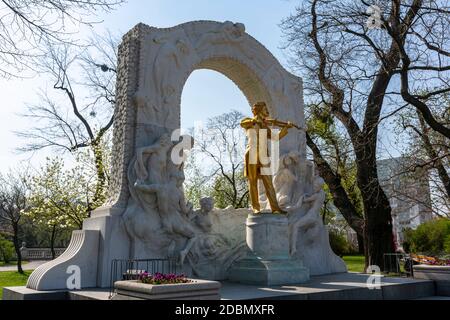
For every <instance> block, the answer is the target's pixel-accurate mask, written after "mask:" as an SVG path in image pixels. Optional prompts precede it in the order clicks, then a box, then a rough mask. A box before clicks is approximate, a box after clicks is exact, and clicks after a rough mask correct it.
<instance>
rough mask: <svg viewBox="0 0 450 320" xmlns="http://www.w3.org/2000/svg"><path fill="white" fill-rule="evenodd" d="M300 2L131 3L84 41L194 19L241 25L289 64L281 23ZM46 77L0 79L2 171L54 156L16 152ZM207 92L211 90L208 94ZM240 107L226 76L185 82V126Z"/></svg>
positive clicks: (198, 75)
mask: <svg viewBox="0 0 450 320" xmlns="http://www.w3.org/2000/svg"><path fill="white" fill-rule="evenodd" d="M298 4H299V1H288V0H259V1H257V0H245V1H244V0H240V1H237V0H231V1H230V0H214V1H213V0H210V1H206V0H189V1H187V0H183V1H181V0H177V1H175V0H145V1H144V0H128V2H127V3H126V4H124V5H122V6H121V7H119V8H118V9H117V10H116V11H114V12H112V13H108V14H103V15H101V16H100V19H101V20H102V21H103V23H101V24H96V25H94V27H93V29H94V30H92V29H91V28H87V27H84V28H82V30H81V33H80V35H79V37H80V38H81V39H82V38H87V37H89V35H90V33H91V32H92V31H95V32H97V33H102V32H104V31H105V30H106V29H109V30H110V31H111V32H112V33H114V34H123V33H125V32H127V31H128V30H129V29H131V28H132V27H133V26H135V25H136V24H138V23H140V22H143V23H145V24H148V25H152V26H156V27H170V26H174V25H177V24H180V23H184V22H187V21H192V20H216V21H226V20H230V21H233V22H241V23H244V24H245V26H246V31H247V32H248V33H249V34H251V35H252V36H253V37H254V38H256V39H257V40H259V41H260V42H261V43H262V44H263V45H264V46H266V47H267V48H268V49H269V50H270V51H271V52H272V53H273V54H274V56H275V57H277V58H278V59H279V60H280V62H281V63H282V64H283V65H285V66H287V57H286V56H285V55H284V53H283V51H282V50H281V49H280V46H281V44H282V37H281V30H280V28H279V26H278V25H279V23H280V22H281V20H282V19H283V18H285V17H286V16H288V15H289V14H290V13H292V12H293V11H294V8H295V6H297V5H298ZM45 86H46V84H45V81H44V80H43V79H41V78H33V79H27V80H5V79H0V95H1V97H2V99H1V101H2V102H1V108H0V137H1V148H0V172H5V171H6V170H7V169H8V168H9V167H13V166H15V165H16V164H17V163H18V162H20V161H25V162H29V163H31V164H32V165H33V166H35V167H37V166H39V164H40V163H42V161H43V160H44V159H45V157H46V156H48V155H51V154H52V153H51V152H50V150H44V151H40V152H38V153H36V154H17V152H16V151H15V148H16V147H17V146H18V145H20V144H22V143H23V140H21V139H19V138H17V137H16V136H15V135H14V133H13V131H14V130H26V129H27V128H28V127H30V126H31V123H30V122H29V121H30V120H26V119H23V118H21V117H19V116H18V115H17V114H18V113H21V112H24V111H25V104H26V103H30V104H32V103H33V102H35V101H36V99H37V91H38V90H39V88H43V87H45ZM205 88H207V90H205ZM231 109H237V110H239V111H242V112H243V113H249V112H250V110H249V106H248V104H247V101H246V100H245V97H244V96H243V94H242V93H241V92H240V91H239V89H238V88H237V87H236V86H235V85H234V84H233V83H232V82H231V81H230V80H229V79H227V78H225V77H224V76H222V75H221V74H218V73H216V72H213V71H206V70H199V71H195V72H194V73H193V74H192V75H191V77H190V78H189V79H188V82H187V83H186V86H185V89H184V91H183V96H182V125H183V127H185V128H187V127H191V126H193V124H194V122H195V121H204V120H206V119H207V118H209V117H211V116H215V115H219V114H221V113H223V112H227V111H229V110H231Z"/></svg>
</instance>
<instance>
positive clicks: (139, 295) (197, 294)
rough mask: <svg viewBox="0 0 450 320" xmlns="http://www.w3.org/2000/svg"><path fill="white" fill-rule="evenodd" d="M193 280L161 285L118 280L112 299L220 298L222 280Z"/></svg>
mask: <svg viewBox="0 0 450 320" xmlns="http://www.w3.org/2000/svg"><path fill="white" fill-rule="evenodd" d="M191 281H192V282H190V283H179V284H160V285H152V284H146V283H140V282H138V281H117V282H116V283H115V284H114V288H115V295H114V296H113V298H112V300H220V287H221V285H220V282H217V281H208V280H198V279H191Z"/></svg>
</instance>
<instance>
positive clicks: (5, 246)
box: [0, 236, 15, 263]
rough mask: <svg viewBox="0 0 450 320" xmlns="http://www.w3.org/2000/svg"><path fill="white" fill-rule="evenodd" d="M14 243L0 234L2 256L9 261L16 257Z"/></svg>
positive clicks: (0, 255)
mask: <svg viewBox="0 0 450 320" xmlns="http://www.w3.org/2000/svg"><path fill="white" fill-rule="evenodd" d="M14 251H15V250H14V244H13V243H12V242H11V241H9V240H6V239H5V238H3V237H2V236H0V258H1V259H2V260H3V261H4V262H5V263H9V262H11V260H12V259H13V258H14Z"/></svg>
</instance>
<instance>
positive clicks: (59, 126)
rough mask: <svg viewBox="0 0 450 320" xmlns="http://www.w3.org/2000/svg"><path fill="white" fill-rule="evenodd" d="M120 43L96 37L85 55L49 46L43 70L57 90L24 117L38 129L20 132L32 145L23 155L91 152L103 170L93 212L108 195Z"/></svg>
mask: <svg viewBox="0 0 450 320" xmlns="http://www.w3.org/2000/svg"><path fill="white" fill-rule="evenodd" d="M117 42H118V41H117V39H115V38H114V37H113V36H111V35H110V34H107V35H106V36H104V37H95V38H94V39H92V41H91V45H90V46H88V47H87V48H82V50H81V52H80V51H79V50H77V49H74V48H73V47H72V46H70V45H67V44H64V45H59V46H49V47H48V54H47V56H46V58H45V59H42V61H41V68H42V70H43V71H44V72H45V73H46V74H48V75H49V76H50V78H51V79H52V81H53V83H54V85H53V89H54V92H52V93H53V94H50V93H49V92H47V91H43V93H42V94H41V101H40V102H39V103H38V104H37V105H31V106H29V108H28V113H27V114H24V116H25V117H29V118H31V119H33V121H34V123H35V126H34V127H33V128H31V129H30V130H28V131H26V132H17V134H18V135H19V136H20V137H22V138H25V139H26V141H27V144H26V145H25V146H23V147H21V148H20V150H21V151H36V150H40V149H43V148H48V147H51V148H56V149H59V150H63V151H68V152H76V151H78V150H80V149H83V148H89V149H90V150H91V152H92V154H93V159H94V162H95V168H96V172H97V186H96V193H95V197H94V199H93V201H92V204H93V207H92V209H95V207H96V206H98V205H101V204H102V202H103V200H104V197H105V192H104V191H105V184H106V182H107V168H106V163H105V149H104V146H105V144H107V141H105V139H106V138H107V137H108V135H107V133H108V131H109V130H110V129H111V127H112V125H113V121H114V105H115V81H116V61H117V53H116V52H117V51H116V48H117ZM80 73H81V74H83V76H80V75H79V74H80ZM77 93H78V95H77ZM86 93H87V94H86ZM83 94H85V95H86V96H84V97H83V96H82V95H83ZM80 96H81V97H80Z"/></svg>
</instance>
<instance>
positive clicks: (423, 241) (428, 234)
mask: <svg viewBox="0 0 450 320" xmlns="http://www.w3.org/2000/svg"><path fill="white" fill-rule="evenodd" d="M403 247H404V248H405V250H407V251H409V252H411V253H421V254H427V255H442V254H443V253H445V252H447V253H450V219H445V218H442V219H436V220H432V221H428V222H425V223H423V224H421V225H420V226H419V227H417V229H416V230H411V229H409V230H406V231H405V242H404V243H403Z"/></svg>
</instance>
